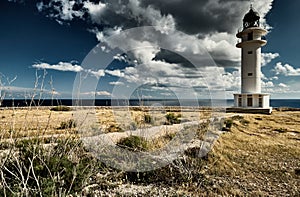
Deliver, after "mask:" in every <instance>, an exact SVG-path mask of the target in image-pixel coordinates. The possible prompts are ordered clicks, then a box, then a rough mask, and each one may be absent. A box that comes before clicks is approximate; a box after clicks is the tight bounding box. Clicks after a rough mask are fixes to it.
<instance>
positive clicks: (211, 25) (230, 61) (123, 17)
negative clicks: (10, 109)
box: [0, 0, 300, 99]
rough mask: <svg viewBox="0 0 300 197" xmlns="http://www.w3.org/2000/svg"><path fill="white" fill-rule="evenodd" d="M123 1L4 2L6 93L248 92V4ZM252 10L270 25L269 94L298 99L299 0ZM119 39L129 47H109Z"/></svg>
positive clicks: (0, 36) (1, 42)
mask: <svg viewBox="0 0 300 197" xmlns="http://www.w3.org/2000/svg"><path fill="white" fill-rule="evenodd" d="M120 2H121V3H118V1H117V0H112V1H88V0H87V1H85V0H80V1H76V2H75V1H67V0H43V1H42V0H38V1H33V0H11V1H8V0H3V1H1V2H0V24H1V25H2V28H1V31H0V54H1V55H0V73H1V95H2V96H3V95H4V93H5V92H6V93H5V97H15V98H19V97H20V98H24V97H31V96H32V95H34V92H35V90H34V87H35V86H36V89H38V90H39V91H40V90H41V89H42V90H43V94H44V96H45V97H51V96H52V95H51V94H54V95H53V96H55V97H57V98H71V97H72V93H73V96H74V90H76V89H80V94H81V95H84V97H88V98H90V97H94V96H96V97H97V98H111V97H122V98H128V97H130V98H131V97H134V98H136V97H143V98H172V97H173V96H174V95H176V96H177V97H187V98H189V97H197V98H214V97H216V98H217V97H226V98H232V96H231V95H232V93H234V92H239V91H240V72H239V67H240V51H239V49H237V48H236V47H235V44H236V40H237V39H236V38H235V33H236V32H237V30H238V29H239V28H240V27H241V26H242V18H243V16H244V15H245V14H246V13H247V11H248V10H249V5H250V3H249V1H237V0H228V1H222V0H219V1H217V0H203V1H193V0H188V1H183V0H178V1H165V2H160V3H158V1H154V0H153V1H152V0H122V1H120ZM253 7H254V9H255V10H256V11H258V12H259V13H260V15H261V17H262V18H261V22H262V24H263V25H264V26H265V27H267V28H268V29H269V34H268V35H267V36H266V39H267V40H268V44H267V45H266V46H265V47H264V48H263V49H262V51H263V60H264V61H263V66H262V72H263V74H264V77H263V79H262V83H263V91H264V92H268V93H271V94H272V98H298V99H299V98H300V90H299V88H298V87H299V85H300V82H299V78H300V58H299V55H298V53H299V51H300V41H299V38H298V37H299V35H300V25H299V20H298V19H299V17H300V14H299V12H298V8H299V7H300V2H299V1H295V0H286V1H280V0H265V1H258V0H256V1H253ZM144 26H155V28H152V29H151V28H150V29H145V28H143V27H144ZM132 28H135V29H134V30H133V29H132ZM141 33H142V36H141ZM112 36H115V37H113V38H114V39H115V40H113V39H111V38H112ZM116 43H118V45H119V46H117V47H120V49H121V50H116V51H113V50H110V49H109V48H110V47H112V46H115V45H116ZM97 45H98V46H97ZM162 48H165V49H167V50H162ZM126 49H128V51H127V50H126ZM178 54H179V55H178ZM180 56H183V57H185V59H184V58H182V57H180ZM204 57H209V58H204ZM186 59H188V61H189V62H188V61H186ZM203 59H209V60H206V61H204V60H203ZM190 62H193V63H195V64H194V66H193V65H192V64H191V63H190ZM44 71H45V72H46V75H45V78H44V80H43V74H44ZM36 76H37V77H36ZM81 78H83V79H84V80H83V81H84V82H83V83H82V84H81V85H82V87H80V88H79V87H78V86H79V79H81ZM37 79H38V81H37V83H35V82H36V80H37ZM51 81H53V82H52V83H51ZM81 81H82V79H81ZM43 82H44V83H43ZM41 86H42V87H41ZM51 90H52V91H51Z"/></svg>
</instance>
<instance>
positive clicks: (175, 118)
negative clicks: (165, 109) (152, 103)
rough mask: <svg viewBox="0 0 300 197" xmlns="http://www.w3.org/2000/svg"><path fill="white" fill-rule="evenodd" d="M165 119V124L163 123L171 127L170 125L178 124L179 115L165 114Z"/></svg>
mask: <svg viewBox="0 0 300 197" xmlns="http://www.w3.org/2000/svg"><path fill="white" fill-rule="evenodd" d="M165 117H166V119H167V122H166V123H165V124H166V125H171V124H180V122H181V121H180V119H179V118H181V115H180V114H178V115H175V114H174V113H167V115H166V116H165Z"/></svg>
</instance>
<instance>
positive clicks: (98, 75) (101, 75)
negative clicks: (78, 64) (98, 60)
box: [85, 69, 105, 79]
mask: <svg viewBox="0 0 300 197" xmlns="http://www.w3.org/2000/svg"><path fill="white" fill-rule="evenodd" d="M85 72H87V73H89V74H91V75H93V76H95V77H96V78H97V79H99V78H100V77H103V76H105V72H104V70H103V69H100V70H98V71H92V70H90V69H88V70H85Z"/></svg>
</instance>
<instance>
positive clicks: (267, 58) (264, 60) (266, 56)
mask: <svg viewBox="0 0 300 197" xmlns="http://www.w3.org/2000/svg"><path fill="white" fill-rule="evenodd" d="M261 57H262V58H261V65H262V66H265V65H267V64H268V63H270V62H271V61H272V60H273V59H275V58H277V57H279V53H262V54H261Z"/></svg>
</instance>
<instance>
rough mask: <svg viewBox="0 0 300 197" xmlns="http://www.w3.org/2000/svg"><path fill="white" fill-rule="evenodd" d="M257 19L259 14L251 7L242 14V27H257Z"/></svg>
mask: <svg viewBox="0 0 300 197" xmlns="http://www.w3.org/2000/svg"><path fill="white" fill-rule="evenodd" d="M259 19H260V16H259V14H258V12H255V11H254V10H253V8H252V7H251V8H250V10H249V12H248V13H247V14H246V15H245V16H244V19H243V24H244V29H247V28H250V27H259Z"/></svg>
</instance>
